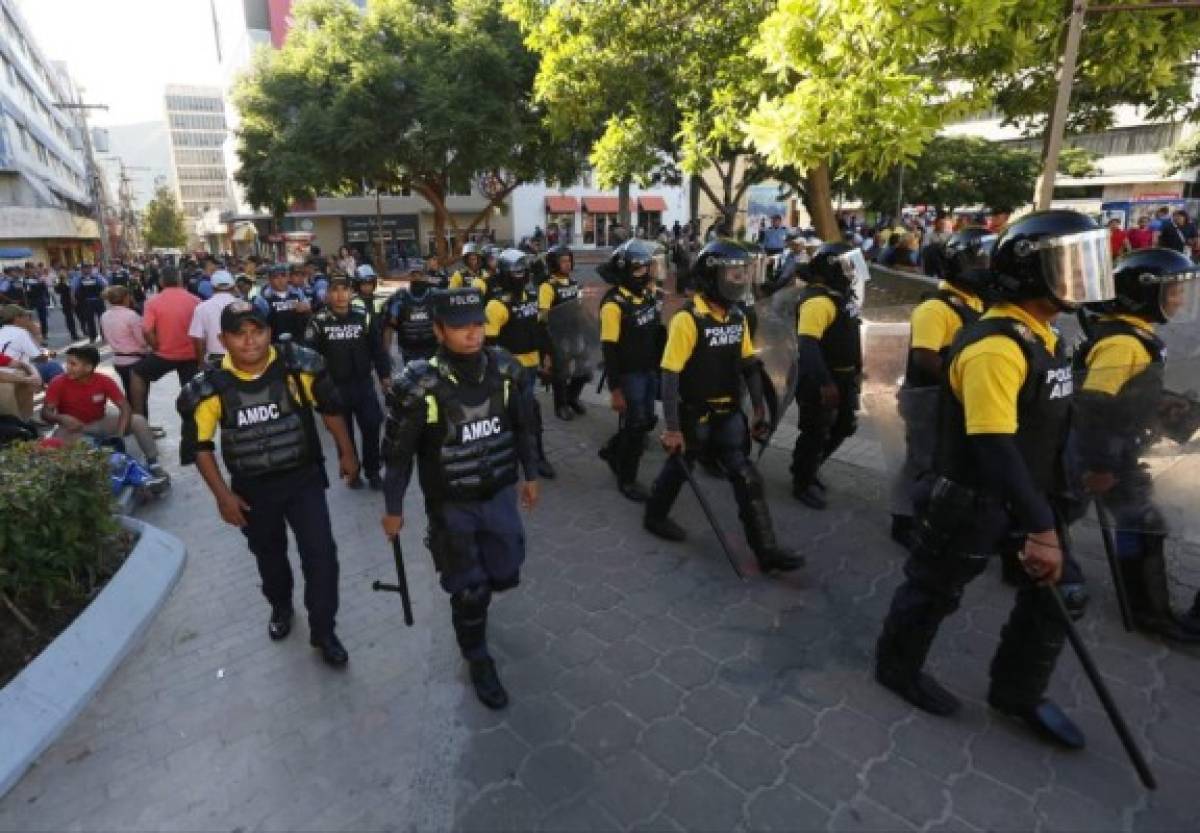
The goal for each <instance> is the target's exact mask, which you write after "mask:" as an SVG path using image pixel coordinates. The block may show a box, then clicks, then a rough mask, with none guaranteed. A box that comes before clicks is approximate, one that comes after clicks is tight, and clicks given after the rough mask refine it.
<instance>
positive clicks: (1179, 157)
mask: <svg viewBox="0 0 1200 833" xmlns="http://www.w3.org/2000/svg"><path fill="white" fill-rule="evenodd" d="M1165 156H1166V159H1167V166H1168V167H1167V176H1173V175H1175V174H1177V173H1179V172H1180V171H1183V170H1186V169H1187V168H1196V167H1200V132H1197V133H1193V134H1192V135H1191V136H1189V137H1188V138H1186V139H1184V140H1183V141H1181V142H1180V143H1179V144H1177V145H1175V147H1173V148H1171V149H1170V150H1169V151H1167V153H1166V154H1165Z"/></svg>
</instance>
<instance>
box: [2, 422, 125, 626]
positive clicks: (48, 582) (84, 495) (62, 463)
mask: <svg viewBox="0 0 1200 833" xmlns="http://www.w3.org/2000/svg"><path fill="white" fill-rule="evenodd" d="M113 510H114V503H113V498H112V490H111V487H110V485H109V473H108V454H106V453H103V452H99V451H95V450H93V449H91V448H88V447H86V446H82V445H77V446H72V447H67V448H57V449H47V448H41V447H39V446H38V445H36V444H35V443H20V444H17V445H14V446H11V447H9V448H6V449H4V450H2V451H0V515H3V517H4V519H5V522H4V523H3V524H0V593H3V594H4V595H5V596H7V597H8V599H9V600H11V601H12V602H14V603H15V604H16V605H17V606H21V605H23V604H28V603H32V604H33V605H41V606H44V607H47V608H53V607H56V606H58V605H60V604H63V603H66V602H69V601H71V600H74V599H77V598H79V597H86V596H87V595H89V594H91V593H92V592H93V591H94V589H95V588H96V586H97V583H98V582H99V581H100V580H102V579H103V578H106V577H107V576H108V575H109V574H111V571H112V568H113V565H112V563H111V561H112V558H113V554H114V551H115V550H116V549H117V548H116V546H115V536H116V535H117V534H118V533H119V531H120V527H119V526H118V524H117V522H116V521H115V520H114V519H113Z"/></svg>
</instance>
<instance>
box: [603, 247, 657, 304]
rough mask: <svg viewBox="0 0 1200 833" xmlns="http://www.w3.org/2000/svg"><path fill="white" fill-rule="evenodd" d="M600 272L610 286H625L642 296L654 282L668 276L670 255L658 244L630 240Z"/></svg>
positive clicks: (619, 248) (617, 249)
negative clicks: (641, 292) (667, 263)
mask: <svg viewBox="0 0 1200 833" xmlns="http://www.w3.org/2000/svg"><path fill="white" fill-rule="evenodd" d="M599 272H600V276H601V277H602V278H604V280H606V281H608V282H609V283H615V284H621V285H623V286H625V287H626V288H627V289H629V290H631V291H633V292H640V291H642V290H643V289H645V288H646V287H647V286H649V285H650V283H651V282H652V281H656V280H661V279H662V278H664V277H665V276H666V253H665V252H664V251H663V248H662V246H660V245H659V244H657V243H651V242H650V241H648V240H641V239H638V238H636V237H634V238H630V239H629V240H626V241H625V242H624V243H622V244H621V245H620V246H617V247H616V248H615V249H613V251H612V254H611V255H609V258H608V262H607V263H605V264H602V265H601V267H600V269H599Z"/></svg>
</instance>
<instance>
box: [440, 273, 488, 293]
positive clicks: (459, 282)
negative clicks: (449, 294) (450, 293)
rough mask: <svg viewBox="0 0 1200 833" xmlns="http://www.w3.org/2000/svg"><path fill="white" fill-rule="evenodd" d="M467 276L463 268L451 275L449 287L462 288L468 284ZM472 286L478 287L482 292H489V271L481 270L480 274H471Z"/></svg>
mask: <svg viewBox="0 0 1200 833" xmlns="http://www.w3.org/2000/svg"><path fill="white" fill-rule="evenodd" d="M466 280H467V276H466V275H465V274H464V273H463V271H462V270H461V269H459V270H458V271H457V272H455V273H454V274H453V275H451V276H450V282H449V284H448V287H449V288H450V289H462V288H463V287H464V286H466V285H467V283H466ZM470 285H471V287H472V288H474V289H478V290H479V291H480V292H487V272H480V273H479V274H478V275H473V276H471V283H470Z"/></svg>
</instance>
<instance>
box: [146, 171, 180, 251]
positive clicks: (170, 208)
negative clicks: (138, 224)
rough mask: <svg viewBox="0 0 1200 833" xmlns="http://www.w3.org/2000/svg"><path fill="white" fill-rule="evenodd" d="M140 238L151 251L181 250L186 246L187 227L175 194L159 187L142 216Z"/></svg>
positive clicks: (163, 186)
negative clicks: (142, 238) (143, 239)
mask: <svg viewBox="0 0 1200 833" xmlns="http://www.w3.org/2000/svg"><path fill="white" fill-rule="evenodd" d="M142 236H143V237H144V238H145V240H146V245H147V246H148V247H150V248H152V249H182V248H183V247H184V246H186V245H187V226H186V225H185V221H184V216H183V210H182V209H181V208H180V207H179V202H178V201H177V200H176V199H175V192H174V191H172V190H171V189H170V188H168V187H167V186H166V185H162V186H159V188H158V190H156V191H155V192H154V199H152V200H150V202H148V203H146V210H145V212H144V213H143V215H142Z"/></svg>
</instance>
